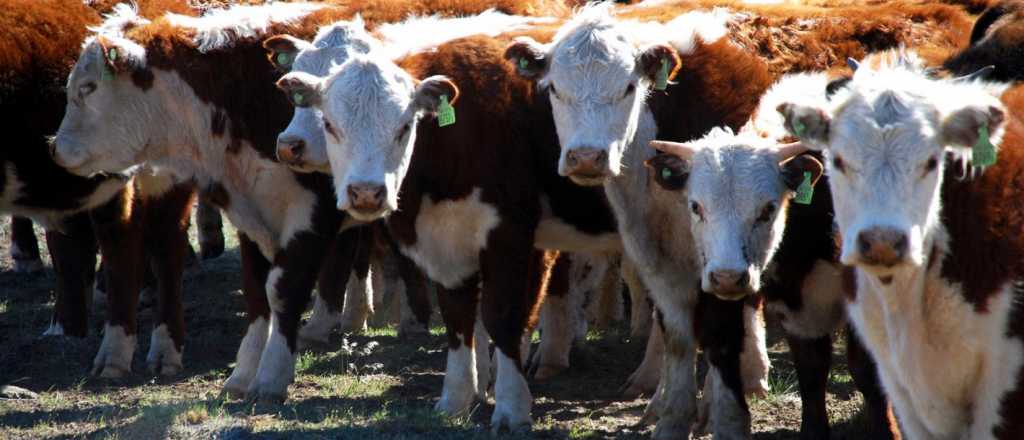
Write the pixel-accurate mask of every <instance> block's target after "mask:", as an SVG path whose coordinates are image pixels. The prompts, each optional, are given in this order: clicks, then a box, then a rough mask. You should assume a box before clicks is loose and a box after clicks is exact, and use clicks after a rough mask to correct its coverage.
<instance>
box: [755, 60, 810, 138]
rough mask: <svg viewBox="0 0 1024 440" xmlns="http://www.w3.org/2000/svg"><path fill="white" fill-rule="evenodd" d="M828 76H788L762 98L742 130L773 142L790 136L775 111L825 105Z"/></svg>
mask: <svg viewBox="0 0 1024 440" xmlns="http://www.w3.org/2000/svg"><path fill="white" fill-rule="evenodd" d="M828 83H829V76H828V74H826V73H824V72H812V73H794V74H789V75H785V76H783V77H782V78H780V79H779V80H778V81H777V82H776V83H775V84H772V86H771V87H770V88H768V91H766V92H765V93H764V95H762V96H761V100H760V101H759V104H758V106H757V110H756V111H755V112H754V115H753V116H752V117H751V120H750V121H749V122H748V123H747V125H746V126H744V127H743V130H741V131H751V132H754V133H757V134H758V135H759V136H762V137H765V138H767V139H770V140H781V139H783V138H786V137H788V136H789V133H788V132H787V131H786V126H785V120H784V119H783V117H782V115H781V114H779V112H778V111H776V110H775V109H776V108H777V107H778V106H779V104H783V103H787V102H788V103H794V104H802V105H810V106H823V105H825V103H826V102H827V101H826V98H825V89H826V87H828Z"/></svg>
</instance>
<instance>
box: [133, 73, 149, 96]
mask: <svg viewBox="0 0 1024 440" xmlns="http://www.w3.org/2000/svg"><path fill="white" fill-rule="evenodd" d="M132 84H135V87H138V88H140V89H142V91H146V90H149V88H150V87H153V71H152V70H149V69H135V70H133V71H132Z"/></svg>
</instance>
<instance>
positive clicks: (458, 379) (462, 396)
mask: <svg viewBox="0 0 1024 440" xmlns="http://www.w3.org/2000/svg"><path fill="white" fill-rule="evenodd" d="M478 389H479V385H478V384H477V368H476V353H475V352H474V351H473V350H470V348H469V347H468V346H466V344H465V343H463V344H459V348H456V349H454V350H453V349H451V348H449V349H448V363H447V365H446V366H445V371H444V388H443V389H442V390H441V400H438V401H437V405H435V406H434V409H435V410H437V411H443V412H444V413H445V414H448V415H449V416H452V417H457V416H461V415H464V414H467V413H468V412H469V410H470V408H471V406H472V404H473V396H475V395H476V393H477V390H478Z"/></svg>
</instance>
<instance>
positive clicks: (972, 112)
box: [941, 105, 1006, 148]
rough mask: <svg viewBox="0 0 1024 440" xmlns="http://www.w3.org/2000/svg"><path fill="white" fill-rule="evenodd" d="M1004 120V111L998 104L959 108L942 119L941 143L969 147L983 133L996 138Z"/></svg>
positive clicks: (975, 142)
mask: <svg viewBox="0 0 1024 440" xmlns="http://www.w3.org/2000/svg"><path fill="white" fill-rule="evenodd" d="M1005 120H1006V117H1005V112H1004V111H1003V109H1002V108H1001V107H1000V106H998V105H971V106H967V107H963V108H960V109H958V110H955V111H953V112H952V113H950V114H949V116H947V117H946V118H945V119H944V120H943V121H942V128H941V134H942V143H943V145H948V146H953V147H966V148H971V147H973V146H974V145H975V144H977V143H978V140H979V138H980V137H981V136H983V135H984V136H992V137H993V138H996V135H997V134H998V133H999V132H1000V131H1001V129H1002V128H1003V123H1004V122H1005ZM993 142H994V141H993Z"/></svg>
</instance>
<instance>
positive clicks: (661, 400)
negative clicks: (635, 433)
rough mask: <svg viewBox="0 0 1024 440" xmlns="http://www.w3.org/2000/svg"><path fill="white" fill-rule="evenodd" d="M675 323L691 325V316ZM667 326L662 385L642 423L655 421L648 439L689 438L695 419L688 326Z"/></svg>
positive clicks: (694, 352) (693, 351) (694, 348)
mask: <svg viewBox="0 0 1024 440" xmlns="http://www.w3.org/2000/svg"><path fill="white" fill-rule="evenodd" d="M677 322H682V323H692V319H690V317H686V318H683V319H679V320H678V321H677ZM669 325H671V324H669V323H666V329H665V332H667V334H664V335H663V336H664V342H665V366H664V369H663V372H662V376H661V382H660V383H659V386H658V391H657V392H656V393H655V395H654V398H652V399H651V402H650V404H648V406H647V411H646V412H645V414H644V418H643V421H645V422H649V421H653V420H654V419H656V420H657V421H658V423H657V425H656V426H655V428H654V433H653V434H652V436H651V438H653V439H657V440H661V439H679V438H684V439H685V438H689V436H690V429H691V428H692V426H693V422H694V420H695V419H696V416H697V384H696V377H695V376H694V374H695V367H696V359H697V346H696V339H695V338H694V337H693V333H692V331H690V329H691V327H690V326H689V325H687V326H682V328H679V326H677V328H672V327H670V326H669ZM691 325H692V324H691Z"/></svg>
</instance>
